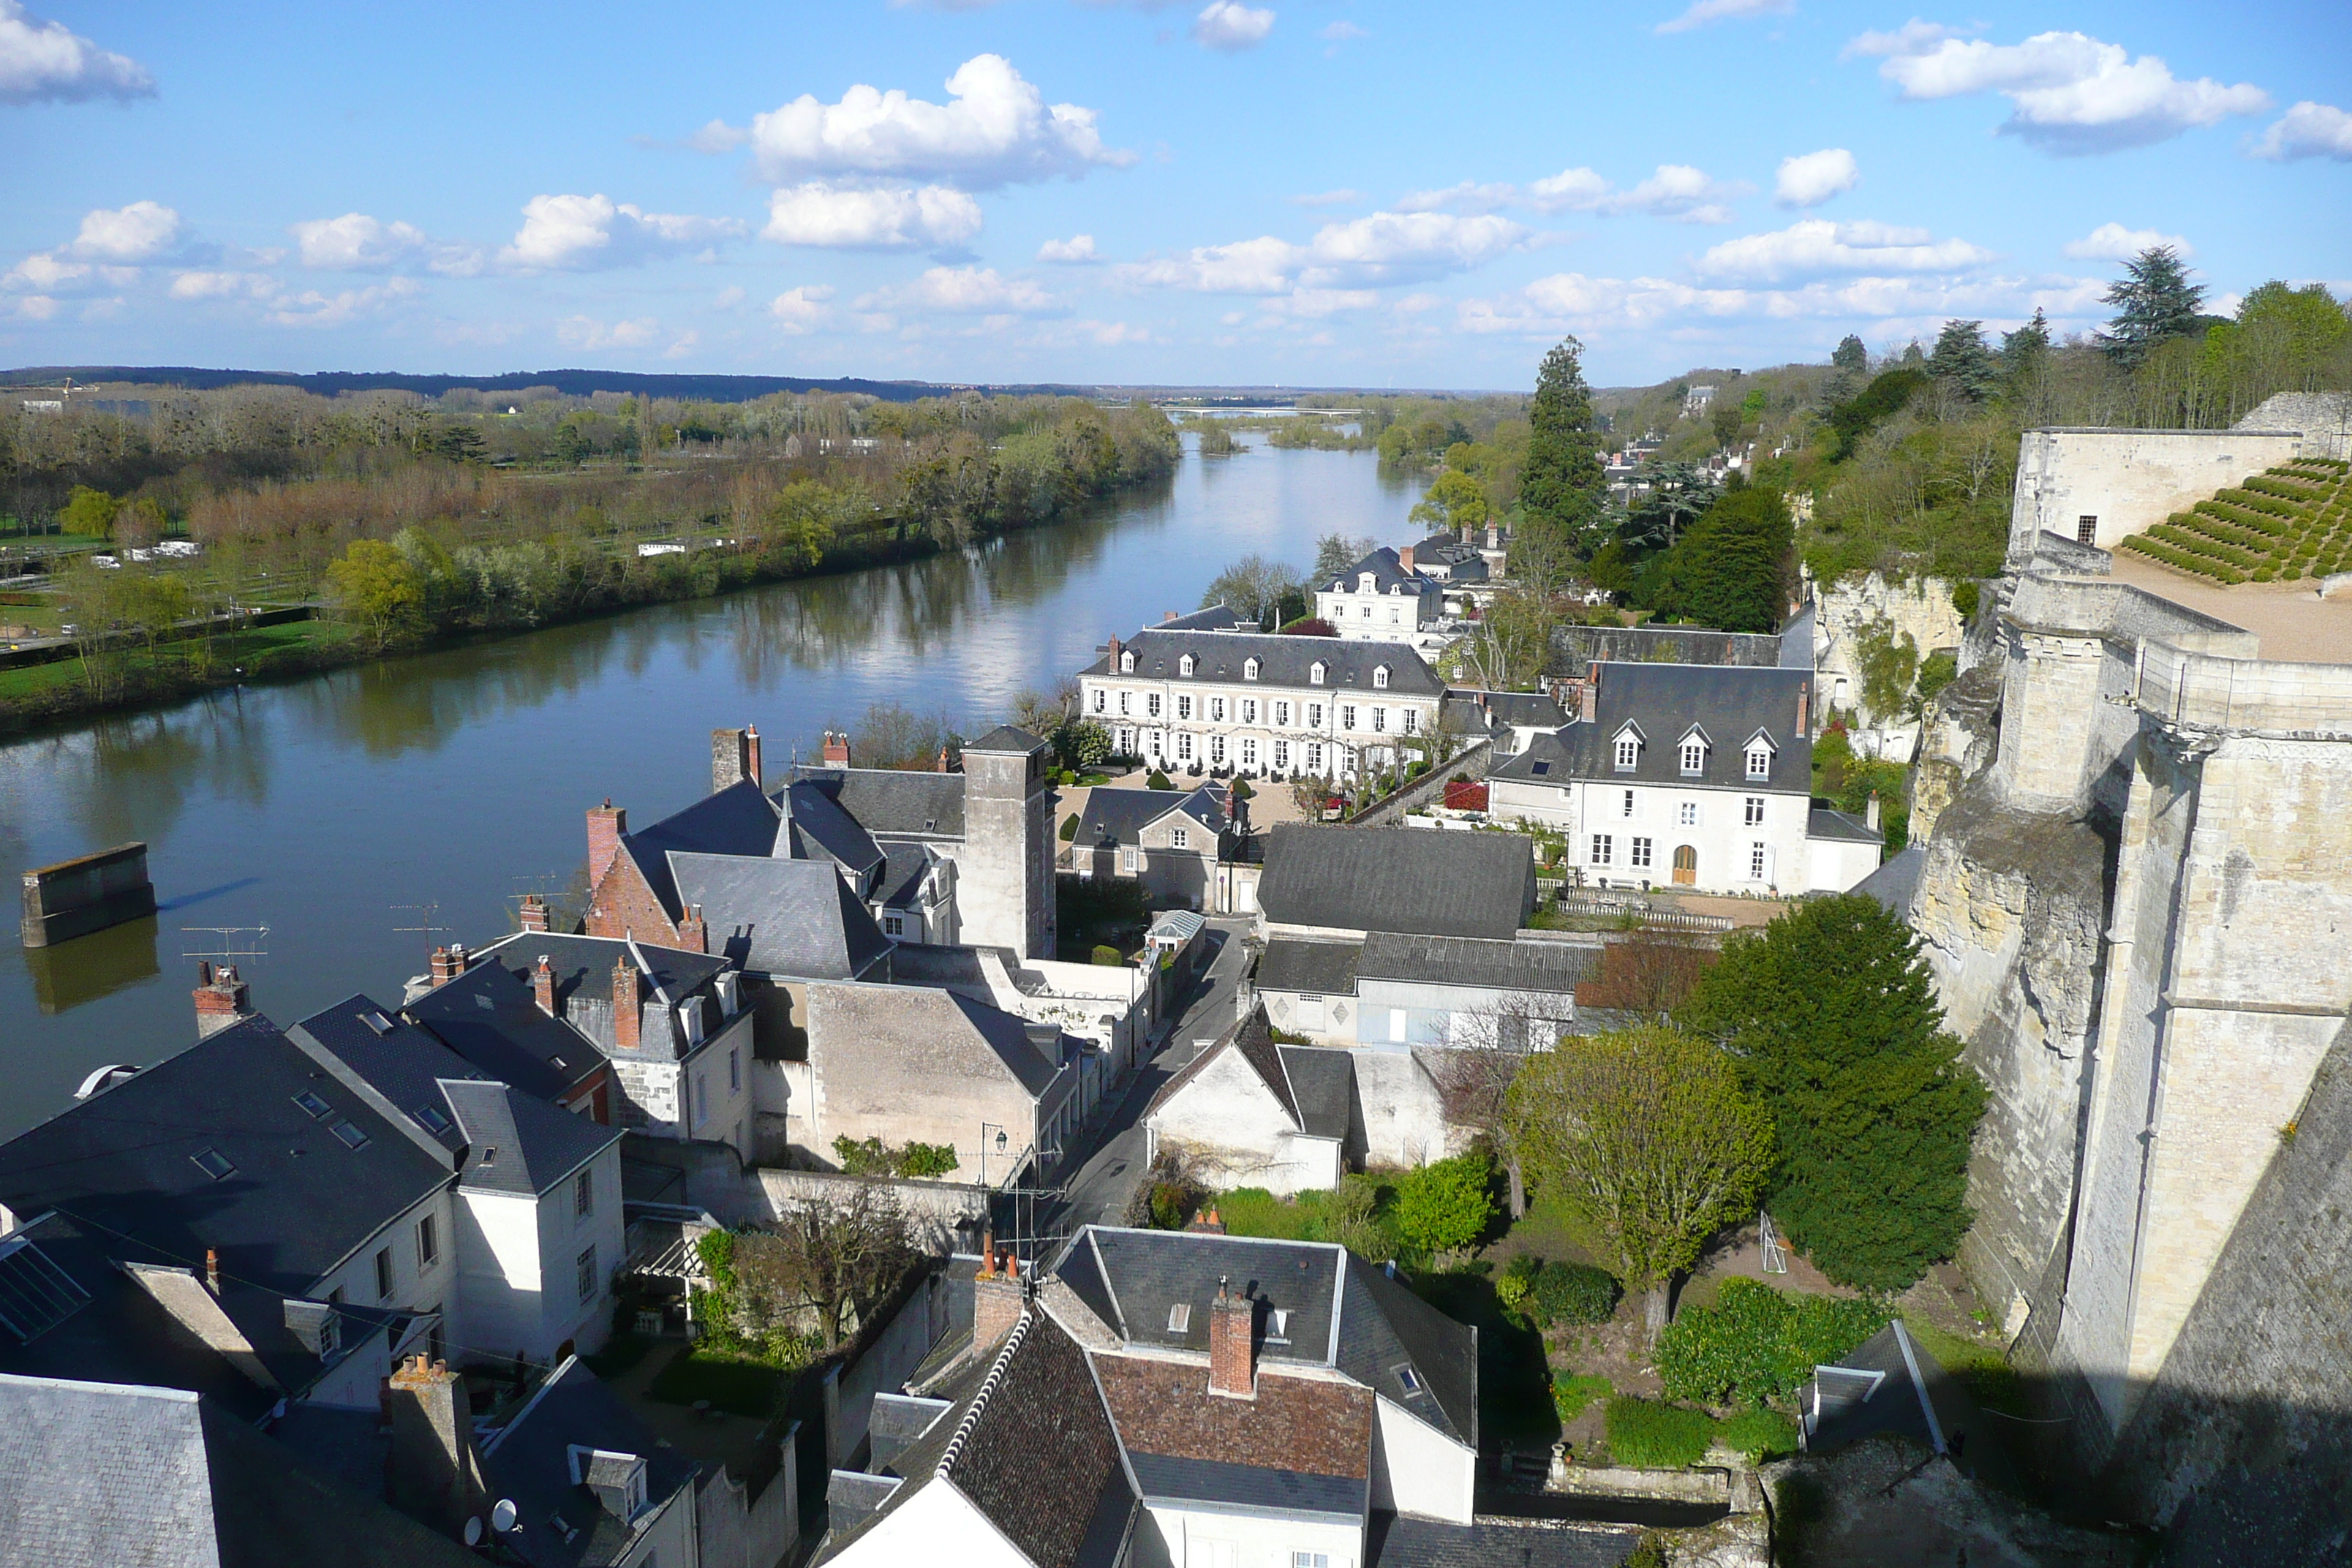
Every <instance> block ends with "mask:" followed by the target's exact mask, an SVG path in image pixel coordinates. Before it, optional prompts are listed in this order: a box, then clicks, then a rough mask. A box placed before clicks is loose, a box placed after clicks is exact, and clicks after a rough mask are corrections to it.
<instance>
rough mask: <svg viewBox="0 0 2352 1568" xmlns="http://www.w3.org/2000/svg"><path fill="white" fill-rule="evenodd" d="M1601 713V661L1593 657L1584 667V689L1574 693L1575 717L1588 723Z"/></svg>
mask: <svg viewBox="0 0 2352 1568" xmlns="http://www.w3.org/2000/svg"><path fill="white" fill-rule="evenodd" d="M1600 715H1601V661H1600V660H1598V659H1595V660H1594V661H1593V662H1592V663H1591V664H1589V665H1587V666H1585V668H1584V689H1583V690H1581V691H1580V692H1578V693H1577V694H1576V717H1577V719H1578V721H1580V722H1582V723H1586V724H1590V723H1592V722H1594V721H1596V720H1597V719H1598V718H1599V717H1600Z"/></svg>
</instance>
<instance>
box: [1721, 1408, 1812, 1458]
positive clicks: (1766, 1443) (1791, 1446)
mask: <svg viewBox="0 0 2352 1568" xmlns="http://www.w3.org/2000/svg"><path fill="white" fill-rule="evenodd" d="M1715 1436H1716V1440H1717V1442H1719V1443H1721V1444H1722V1445H1723V1446H1724V1447H1727V1448H1728V1449H1730V1450H1731V1451H1732V1452H1733V1453H1735V1454H1742V1455H1745V1456H1747V1458H1748V1463H1750V1464H1762V1463H1763V1462H1764V1461H1765V1460H1766V1459H1769V1458H1778V1457H1779V1456H1780V1455H1782V1454H1793V1453H1795V1452H1796V1451H1797V1424H1796V1423H1795V1422H1794V1421H1791V1420H1790V1419H1789V1418H1788V1417H1787V1416H1786V1415H1781V1414H1780V1412H1779V1411H1777V1410H1764V1409H1759V1408H1756V1407H1753V1406H1751V1407H1750V1408H1748V1409H1746V1410H1742V1411H1739V1412H1738V1413H1737V1414H1736V1415H1732V1416H1731V1417H1730V1418H1728V1419H1727V1420H1724V1421H1720V1422H1717V1424H1716V1428H1715Z"/></svg>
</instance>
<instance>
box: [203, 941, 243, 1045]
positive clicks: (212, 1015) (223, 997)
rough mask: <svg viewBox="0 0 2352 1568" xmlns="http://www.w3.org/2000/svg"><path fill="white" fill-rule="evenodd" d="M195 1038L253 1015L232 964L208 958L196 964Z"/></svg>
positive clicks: (212, 1034)
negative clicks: (212, 960) (216, 962)
mask: <svg viewBox="0 0 2352 1568" xmlns="http://www.w3.org/2000/svg"><path fill="white" fill-rule="evenodd" d="M194 996H195V1003H196V1038H198V1039H200V1040H208V1039H210V1038H212V1037H214V1036H215V1035H217V1034H219V1033H220V1032H221V1031H222V1030H223V1029H226V1028H228V1027H229V1026H232V1025H235V1024H241V1023H243V1022H244V1021H245V1020H246V1019H247V1018H250V1017H252V1016H253V1002H252V998H251V994H250V993H249V992H248V991H247V987H246V984H245V982H244V981H242V980H239V979H238V978H237V977H236V964H234V963H224V964H220V965H218V966H217V967H215V965H214V964H213V963H212V962H211V961H210V960H208V959H207V960H202V961H200V962H198V963H197V964H196V989H195V993H194Z"/></svg>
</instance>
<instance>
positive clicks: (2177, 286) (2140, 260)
mask: <svg viewBox="0 0 2352 1568" xmlns="http://www.w3.org/2000/svg"><path fill="white" fill-rule="evenodd" d="M2105 300H2106V302H2107V303H2108V304H2110V305H2113V306H2114V307H2115V308H2116V315H2115V320H2113V321H2109V322H2108V323H2107V330H2106V331H2104V332H2101V333H2100V334H2099V346H2100V347H2101V348H2103V349H2105V350H2106V351H2107V354H2108V356H2109V357H2110V358H2112V359H2113V360H2114V361H2115V362H2116V363H2117V364H2120V365H2122V366H2124V367H2125V368H2126V369H2127V370H2128V369H2131V368H2133V367H2135V366H2137V364H2138V363H2140V361H2142V360H2144V359H2146V358H2147V355H2148V352H2149V351H2150V350H2151V349H2153V348H2155V347H2156V345H2157V344H2158V343H2160V342H2164V341H2165V340H2166V339H2167V338H2179V337H2186V336H2188V335H2189V333H2191V332H2193V331H2196V330H2197V311H2198V307H2199V306H2200V305H2201V304H2203V303H2204V300H2205V290H2204V289H2203V288H2202V287H2201V286H2200V285H2198V284H2195V283H2191V282H2190V281H2189V268H2188V266H2187V264H2186V263H2184V262H2183V261H2182V260H2181V259H2180V257H2179V253H2178V252H2176V251H2175V250H2174V249H2173V248H2172V247H2170V246H2168V245H2152V246H2150V247H2147V249H2146V250H2143V251H2141V252H2140V253H2139V254H2138V255H2137V256H2136V257H2134V258H2131V259H2130V260H2129V261H2126V262H2125V263H2124V276H2123V277H2122V278H2121V279H2117V280H2116V285H2115V287H2113V288H2111V289H2108V290H2107V291H2106V294H2105Z"/></svg>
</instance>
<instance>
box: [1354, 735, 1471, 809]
mask: <svg viewBox="0 0 2352 1568" xmlns="http://www.w3.org/2000/svg"><path fill="white" fill-rule="evenodd" d="M1494 764H1495V742H1492V741H1481V742H1478V743H1477V744H1475V745H1474V746H1470V747H1466V748H1465V749H1464V750H1463V752H1461V753H1460V754H1459V755H1458V756H1456V757H1455V758H1454V760H1453V761H1452V762H1449V763H1444V765H1443V766H1438V767H1433V768H1431V769H1430V770H1429V771H1428V772H1427V773H1423V774H1422V775H1421V776H1420V777H1419V778H1417V779H1415V780H1413V781H1412V783H1411V784H1406V785H1404V786H1403V787H1402V789H1397V790H1392V791H1391V792H1390V793H1389V794H1387V795H1382V796H1381V798H1380V799H1378V800H1376V801H1374V802H1372V803H1371V804H1370V805H1367V806H1365V807H1364V808H1363V809H1362V810H1360V811H1359V812H1357V813H1356V814H1355V815H1354V816H1350V817H1349V818H1348V819H1347V823H1346V826H1349V827H1379V826H1382V825H1384V824H1387V823H1391V822H1394V821H1396V820H1397V819H1398V818H1400V817H1402V816H1404V815H1405V814H1406V813H1407V812H1409V811H1412V810H1415V809H1417V808H1419V807H1421V806H1423V805H1428V804H1429V803H1430V802H1431V801H1433V800H1435V799H1437V798H1438V797H1439V796H1441V795H1444V793H1445V786H1446V785H1447V784H1451V783H1452V782H1453V781H1454V776H1455V775H1456V774H1462V775H1465V776H1467V777H1468V778H1470V779H1472V780H1473V781H1475V780H1478V779H1483V778H1485V777H1486V770H1487V769H1488V768H1490V767H1492V766H1494Z"/></svg>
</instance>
